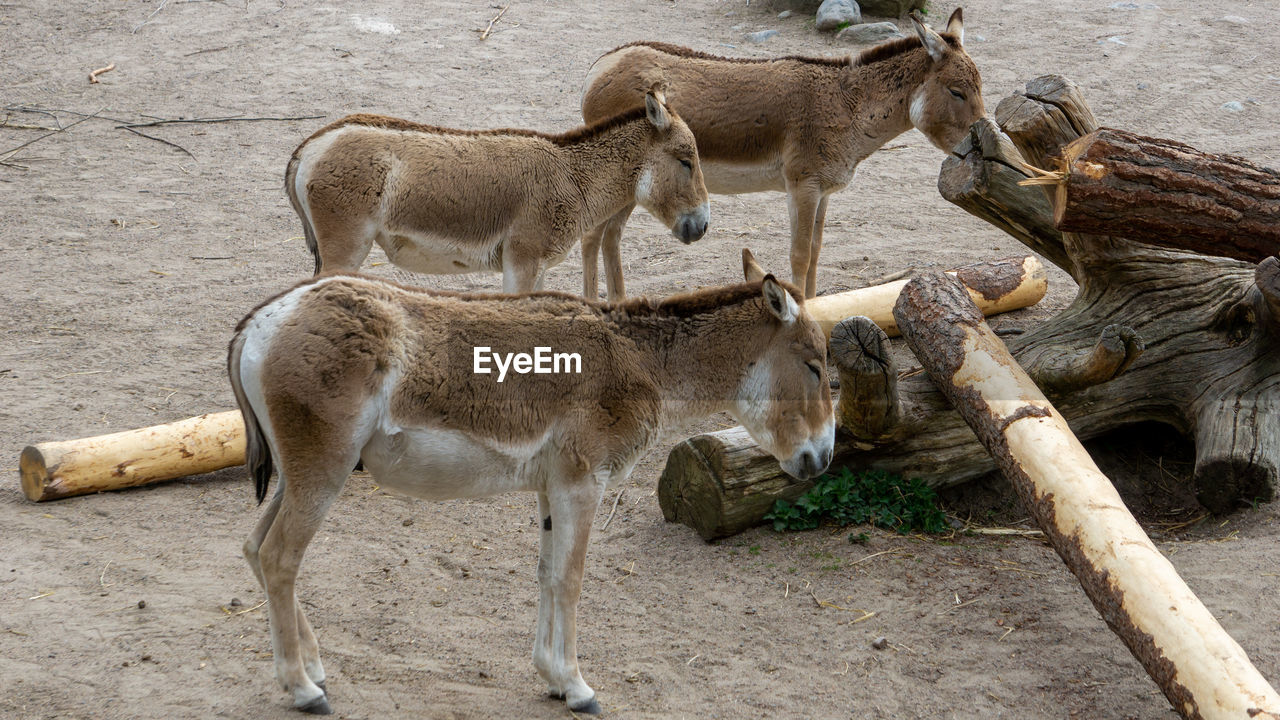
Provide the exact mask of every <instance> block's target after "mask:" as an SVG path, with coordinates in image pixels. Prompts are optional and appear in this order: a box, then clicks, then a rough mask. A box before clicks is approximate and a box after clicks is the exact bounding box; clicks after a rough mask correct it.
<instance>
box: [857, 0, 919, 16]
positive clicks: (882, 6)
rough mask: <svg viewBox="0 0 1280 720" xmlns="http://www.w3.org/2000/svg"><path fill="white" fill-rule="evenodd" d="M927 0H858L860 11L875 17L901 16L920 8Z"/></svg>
mask: <svg viewBox="0 0 1280 720" xmlns="http://www.w3.org/2000/svg"><path fill="white" fill-rule="evenodd" d="M927 3H928V0H859V2H858V5H860V6H862V12H863V13H865V14H867V15H874V16H875V17H902V16H903V15H906V14H907V13H909V12H911V11H912V10H922V9H924V6H925V5H926V4H927Z"/></svg>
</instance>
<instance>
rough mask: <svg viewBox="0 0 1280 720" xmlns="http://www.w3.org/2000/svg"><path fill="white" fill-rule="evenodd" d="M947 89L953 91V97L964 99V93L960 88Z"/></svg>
mask: <svg viewBox="0 0 1280 720" xmlns="http://www.w3.org/2000/svg"><path fill="white" fill-rule="evenodd" d="M947 91H948V92H950V93H951V97H953V98H955V99H957V100H963V99H964V93H962V92H960V91H959V90H956V89H955V88H947Z"/></svg>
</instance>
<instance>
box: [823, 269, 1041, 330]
mask: <svg viewBox="0 0 1280 720" xmlns="http://www.w3.org/2000/svg"><path fill="white" fill-rule="evenodd" d="M951 272H952V273H953V274H954V275H956V276H957V277H959V278H960V280H961V282H963V283H964V284H965V287H967V288H969V292H970V294H971V295H972V296H973V300H974V302H976V303H977V304H978V307H980V308H982V312H984V313H986V314H987V315H996V314H999V313H1003V312H1008V311H1010V310H1017V309H1019V308H1024V307H1030V306H1031V305H1035V304H1036V303H1038V302H1040V300H1041V299H1042V298H1044V294H1045V292H1046V291H1047V290H1048V281H1047V280H1046V275H1045V272H1044V265H1043V264H1041V262H1040V261H1039V260H1037V259H1036V258H1034V257H1032V256H1030V255H1027V256H1022V257H1012V258H1003V259H1001V260H992V261H988V262H980V263H975V264H973V265H967V266H965V267H962V268H959V269H958V270H954V271H951ZM906 284H907V281H906V280H898V281H896V282H891V283H884V284H882V285H872V286H871V287H865V288H860V289H857V290H846V291H844V292H839V293H832V294H830V295H819V296H818V297H815V298H810V299H809V300H806V301H805V304H804V305H805V309H807V310H808V311H809V315H810V316H812V317H813V319H814V320H817V321H818V324H819V325H821V326H822V330H823V332H825V333H827V335H831V330H832V329H833V328H835V326H836V323H838V322H840V321H841V320H844V319H845V318H847V317H851V316H854V315H862V316H864V317H869V318H871V320H872V321H873V322H874V323H875V324H876V325H879V326H880V328H881V329H883V330H884V331H885V332H886V333H888V334H889V336H890V337H893V336H896V335H897V334H898V328H897V326H896V325H895V324H894V320H893V303H894V302H895V301H897V299H898V293H900V292H902V288H903V287H905V286H906Z"/></svg>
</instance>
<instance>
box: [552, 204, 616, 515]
mask: <svg viewBox="0 0 1280 720" xmlns="http://www.w3.org/2000/svg"><path fill="white" fill-rule="evenodd" d="M603 236H604V223H601V224H599V225H597V226H595V227H594V228H591V230H589V231H587V234H586V235H583V236H582V297H584V298H586V299H588V300H599V299H600V276H599V273H598V269H599V267H600V240H601V238H602V237H603ZM544 517H545V516H544Z"/></svg>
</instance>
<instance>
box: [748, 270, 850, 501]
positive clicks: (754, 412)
mask: <svg viewBox="0 0 1280 720" xmlns="http://www.w3.org/2000/svg"><path fill="white" fill-rule="evenodd" d="M742 263H743V272H744V274H745V275H746V278H747V280H749V281H755V280H760V281H761V284H760V292H761V295H762V300H763V305H764V312H765V314H766V317H765V318H764V322H766V323H767V324H768V325H769V326H770V327H769V331H768V332H767V333H766V335H765V338H766V339H765V340H764V341H763V342H764V346H763V347H762V348H761V350H760V352H759V353H758V354H756V355H755V359H754V360H753V361H752V362H751V363H750V364H749V365H748V370H747V373H746V375H745V376H744V377H743V378H742V383H741V385H740V386H739V388H738V395H737V398H736V406H735V408H734V409H733V410H732V411H731V414H732V415H733V416H734V418H735V419H737V420H738V422H740V423H742V426H743V427H745V428H746V429H747V432H748V433H749V434H750V435H751V437H752V439H754V440H755V441H756V443H757V444H759V445H760V447H762V448H764V449H765V450H766V451H768V452H769V453H770V454H771V455H773V456H774V457H775V458H777V459H778V463H779V464H780V465H781V466H782V469H783V470H785V471H786V472H787V473H788V474H789V475H791V476H793V477H796V478H798V479H801V480H807V479H809V478H812V477H816V476H818V475H819V474H821V473H822V471H824V470H826V469H827V465H829V464H830V463H831V454H832V452H833V451H834V448H835V441H836V420H835V414H834V413H833V411H832V407H831V386H830V384H829V383H828V380H827V336H826V334H825V333H823V332H822V328H821V327H819V326H818V324H817V323H816V322H814V320H813V318H811V317H809V313H808V312H806V311H805V309H804V299H803V296H802V295H801V294H800V293H798V292H796V291H795V290H794V289H791V288H789V287H787V286H784V285H782V284H781V283H779V282H778V281H777V280H775V279H774V277H773V276H772V275H766V274H765V273H764V271H763V270H762V269H761V268H760V266H759V265H757V264H756V262H755V258H753V257H752V256H751V252H750V251H749V250H746V249H745V248H744V249H743V251H742Z"/></svg>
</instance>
